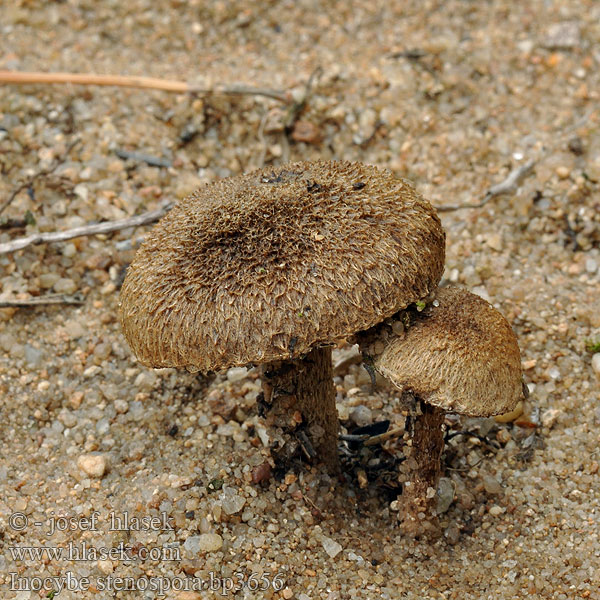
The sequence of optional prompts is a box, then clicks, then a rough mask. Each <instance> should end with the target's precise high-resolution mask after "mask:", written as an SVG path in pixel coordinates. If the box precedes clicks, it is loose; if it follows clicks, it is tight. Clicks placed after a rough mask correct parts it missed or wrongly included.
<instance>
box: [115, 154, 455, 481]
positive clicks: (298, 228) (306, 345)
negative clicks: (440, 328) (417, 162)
mask: <svg viewBox="0 0 600 600" xmlns="http://www.w3.org/2000/svg"><path fill="white" fill-rule="evenodd" d="M444 241H445V236H444V232H443V229H442V227H441V224H440V220H439V218H438V216H437V214H436V212H435V210H434V209H433V208H432V206H431V205H430V204H429V202H427V201H426V200H424V199H423V198H421V197H420V196H419V195H418V194H417V193H416V192H415V190H414V188H413V187H412V185H411V184H410V183H409V182H407V181H405V180H402V179H398V178H395V177H394V176H393V175H392V174H391V173H389V172H387V171H382V170H379V169H377V168H375V167H372V166H367V165H363V164H360V163H348V162H327V161H319V162H300V163H293V164H287V165H284V166H282V167H277V168H273V167H268V168H264V169H260V170H257V171H254V172H252V173H249V174H246V175H240V176H236V177H231V178H227V179H222V180H220V181H217V182H214V183H211V184H208V185H206V186H204V187H203V188H200V189H199V190H198V191H197V192H196V193H194V194H193V195H192V196H190V197H188V198H186V199H184V200H182V201H181V202H180V203H179V204H178V205H177V206H175V207H174V208H173V209H172V210H171V212H170V213H168V214H167V215H166V216H165V217H164V218H163V219H162V220H161V221H160V222H159V223H158V224H157V225H156V226H155V228H154V229H153V230H152V231H151V232H150V233H149V234H148V236H147V239H146V241H145V242H144V243H143V244H142V246H141V247H140V249H139V250H138V252H137V254H136V256H135V258H134V260H133V262H132V263H131V265H130V267H129V269H128V271H127V275H126V277H125V281H124V283H123V287H122V290H121V296H120V311H119V312H120V322H121V326H122V329H123V332H124V334H125V337H126V338H127V341H128V342H129V344H130V346H131V348H132V350H133V352H134V353H135V354H136V356H137V357H138V358H139V360H140V361H141V362H142V363H143V364H145V365H147V366H151V367H181V368H187V369H188V370H190V371H202V372H208V371H218V370H222V369H226V368H230V367H235V366H247V365H261V369H262V375H261V378H262V384H263V393H264V399H263V402H262V403H261V406H263V407H265V406H266V408H267V412H268V414H269V418H268V422H270V423H271V424H273V425H275V426H277V427H279V428H280V429H282V430H290V431H295V435H294V438H295V439H299V440H300V446H301V448H302V449H303V450H304V452H305V454H306V455H307V456H310V455H311V454H315V453H316V456H317V458H318V459H320V460H321V461H323V462H324V463H325V464H326V465H327V466H328V468H329V469H330V470H331V471H332V472H335V471H337V470H338V469H339V466H338V452H337V432H338V420H337V413H336V409H335V389H334V385H333V376H332V365H331V346H332V345H333V344H335V343H337V342H340V341H342V340H344V339H346V338H348V337H349V336H351V335H353V334H354V333H356V332H357V331H361V330H364V329H367V328H370V327H372V326H374V325H376V324H377V323H379V322H381V321H383V320H384V319H386V318H388V317H390V316H391V315H393V314H395V313H396V312H397V311H399V310H401V309H403V308H406V307H407V306H408V305H409V304H411V303H413V302H416V301H418V300H420V299H421V298H424V297H426V296H428V294H430V293H431V292H432V290H434V289H435V288H436V287H437V285H438V283H439V280H440V278H441V275H442V272H443V263H444ZM288 437H289V439H290V440H291V437H290V436H288Z"/></svg>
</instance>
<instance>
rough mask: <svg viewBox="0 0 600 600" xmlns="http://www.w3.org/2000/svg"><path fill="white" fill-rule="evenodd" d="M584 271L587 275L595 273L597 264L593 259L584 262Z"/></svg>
mask: <svg viewBox="0 0 600 600" xmlns="http://www.w3.org/2000/svg"><path fill="white" fill-rule="evenodd" d="M585 270H586V271H587V272H588V273H595V272H596V271H597V270H598V263H597V262H596V261H595V260H594V259H593V258H588V259H587V260H586V261H585Z"/></svg>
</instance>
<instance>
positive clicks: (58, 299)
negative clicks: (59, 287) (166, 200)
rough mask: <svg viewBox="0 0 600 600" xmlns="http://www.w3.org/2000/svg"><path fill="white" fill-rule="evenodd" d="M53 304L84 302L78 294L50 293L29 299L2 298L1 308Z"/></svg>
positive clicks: (0, 301)
mask: <svg viewBox="0 0 600 600" xmlns="http://www.w3.org/2000/svg"><path fill="white" fill-rule="evenodd" d="M51 304H83V297H82V296H80V295H78V294H74V295H73V296H65V295H63V294H48V295H46V296H38V297H34V298H27V300H0V308H25V307H32V306H34V307H35V306H47V305H51Z"/></svg>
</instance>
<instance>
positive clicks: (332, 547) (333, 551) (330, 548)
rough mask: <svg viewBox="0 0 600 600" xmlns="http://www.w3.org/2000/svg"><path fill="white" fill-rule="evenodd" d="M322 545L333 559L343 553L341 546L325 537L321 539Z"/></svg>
mask: <svg viewBox="0 0 600 600" xmlns="http://www.w3.org/2000/svg"><path fill="white" fill-rule="evenodd" d="M321 544H323V549H324V550H325V552H327V554H328V555H329V556H330V557H331V558H335V557H336V556H337V555H338V554H339V553H340V552H341V551H342V546H341V545H340V544H338V543H337V542H336V541H335V540H332V539H331V538H329V537H327V536H325V535H324V536H323V537H322V539H321Z"/></svg>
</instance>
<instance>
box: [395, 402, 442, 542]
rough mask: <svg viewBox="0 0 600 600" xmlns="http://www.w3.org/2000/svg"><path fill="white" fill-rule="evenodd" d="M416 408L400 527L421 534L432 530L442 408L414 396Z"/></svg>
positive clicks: (439, 468)
mask: <svg viewBox="0 0 600 600" xmlns="http://www.w3.org/2000/svg"><path fill="white" fill-rule="evenodd" d="M415 401H416V402H417V411H420V413H421V414H418V415H417V416H415V417H413V426H412V431H413V435H412V453H411V457H410V459H409V460H410V461H411V466H412V468H411V470H410V472H409V475H408V477H409V479H408V481H407V482H406V484H405V486H404V490H403V492H402V497H403V500H404V511H403V515H402V528H403V530H404V531H405V533H408V534H411V535H415V536H418V535H421V534H424V533H428V532H433V531H435V530H436V521H437V518H436V515H435V510H434V509H435V505H436V498H437V494H436V491H437V485H438V481H439V478H440V471H441V465H440V458H441V455H442V450H443V449H444V433H443V431H442V424H443V423H444V415H445V411H444V409H442V408H438V407H436V406H432V405H431V404H427V403H425V402H423V401H421V400H420V399H419V398H415Z"/></svg>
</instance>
